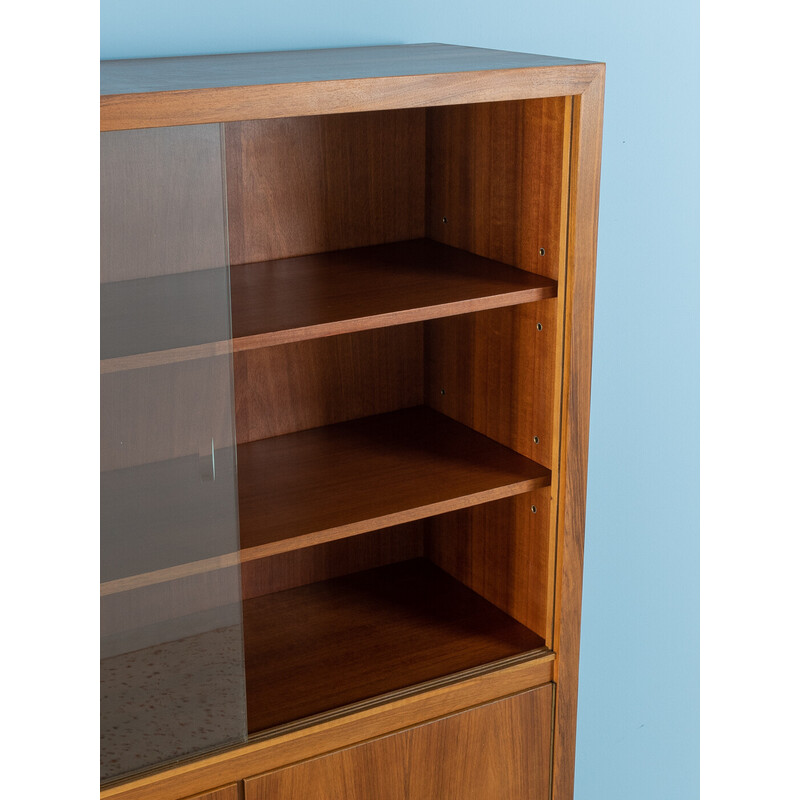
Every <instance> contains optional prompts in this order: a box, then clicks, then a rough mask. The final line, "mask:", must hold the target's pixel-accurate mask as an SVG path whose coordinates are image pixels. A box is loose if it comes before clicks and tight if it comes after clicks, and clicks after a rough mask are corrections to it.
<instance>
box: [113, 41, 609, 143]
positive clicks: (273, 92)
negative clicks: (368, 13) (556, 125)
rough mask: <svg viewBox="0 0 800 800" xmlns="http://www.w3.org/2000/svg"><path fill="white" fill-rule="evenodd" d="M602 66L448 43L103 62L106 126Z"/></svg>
mask: <svg viewBox="0 0 800 800" xmlns="http://www.w3.org/2000/svg"><path fill="white" fill-rule="evenodd" d="M602 69H603V65H602V64H599V63H596V62H590V61H580V60H576V59H569V58H556V57H553V56H543V55H534V54H529V53H512V52H506V51H502V50H489V49H484V48H478V47H461V46H457V45H448V44H410V45H389V46H379V47H345V48H336V49H328V50H293V51H284V52H276V53H234V54H227V55H207V56H182V57H174V58H146V59H130V60H120V61H103V62H101V65H100V105H101V130H121V129H126V128H149V127H162V126H167V125H190V124H200V123H209V122H228V121H232V120H240V119H265V118H276V117H286V116H304V115H308V114H331V113H342V112H352V111H373V110H379V109H386V108H403V107H419V106H426V105H449V104H453V103H470V102H489V101H494V100H515V99H523V98H527V97H545V96H559V95H565V94H581V93H582V92H583V91H584V90H585V88H586V87H587V86H588V85H589V84H590V83H591V82H592V81H593V80H594V78H595V77H597V75H598V71H599V70H602Z"/></svg>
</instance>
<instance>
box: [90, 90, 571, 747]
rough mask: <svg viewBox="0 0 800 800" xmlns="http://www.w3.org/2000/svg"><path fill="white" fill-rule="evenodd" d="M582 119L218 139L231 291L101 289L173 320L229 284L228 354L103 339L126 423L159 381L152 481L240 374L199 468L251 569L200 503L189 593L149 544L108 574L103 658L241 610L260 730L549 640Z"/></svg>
mask: <svg viewBox="0 0 800 800" xmlns="http://www.w3.org/2000/svg"><path fill="white" fill-rule="evenodd" d="M571 108H572V101H571V98H569V97H567V98H564V97H559V98H544V99H535V100H522V101H512V102H499V103H477V104H468V105H452V106H438V107H429V108H411V109H399V110H391V111H376V112H364V113H353V114H335V115H327V116H315V117H290V118H282V119H268V120H249V121H242V122H231V123H225V124H223V125H222V126H221V134H222V135H221V136H220V141H221V144H222V148H223V149H222V155H221V163H222V165H223V167H224V169H223V171H222V175H223V182H224V195H225V200H226V207H227V235H228V251H229V262H230V271H229V278H228V271H227V270H222V269H220V268H219V266H218V264H219V262H218V261H216V262H215V261H214V260H213V259H212V262H211V263H210V264H203V265H201V266H199V267H197V268H193V267H192V266H191V264H189V265H188V266H186V267H185V268H181V269H180V270H177V271H172V272H161V273H157V274H154V275H141V276H138V277H137V278H136V279H135V280H131V281H127V282H125V284H126V285H125V286H122V285H121V284H119V283H113V282H112V283H110V284H109V285H108V286H107V287H105V291H106V295H107V298H108V301H109V303H111V304H112V305H113V303H115V302H116V303H117V306H116V308H117V311H116V313H117V315H118V316H119V315H120V314H122V311H120V310H119V309H123V310H124V309H128V308H131V307H135V305H136V301H133V303H132V302H131V300H130V297H131V292H134V293H138V294H139V295H142V296H145V297H155V298H156V300H155V301H154V302H156V303H158V302H163V303H165V304H166V306H165V307H167V306H168V303H169V297H170V296H171V295H170V293H171V292H173V291H174V292H180V293H183V294H182V296H186V292H191V291H192V288H191V287H196V286H197V285H198V284H197V281H201V282H203V281H205V282H206V283H208V284H209V285H212V286H217V285H218V284H219V282H220V281H222V285H223V286H224V287H225V290H227V283H226V282H227V281H228V280H229V282H230V298H231V307H230V312H231V320H230V324H231V328H232V338H231V339H230V340H229V341H228V343H227V345H226V346H223V344H217V342H222V341H223V339H224V338H225V337H224V336H218V335H217V333H216V332H211V333H208V332H207V331H205V332H204V334H203V335H204V336H205V337H206V339H205V340H204V344H203V346H208V347H212V348H213V347H218V348H219V349H218V350H217V351H213V350H210V351H202V353H201V355H203V357H198V356H197V354H196V352H195V351H193V350H192V347H195V346H196V345H195V344H194V343H195V342H196V341H197V340H196V339H193V338H192V337H189V340H187V341H183V340H181V339H180V338H179V337H178V338H176V339H175V340H174V342H173V345H174V346H173V347H172V348H170V349H167V350H164V349H163V348H162V349H161V350H158V351H155V352H153V353H150V352H146V351H147V345H146V341H145V340H142V339H141V338H140V340H139V344H138V345H137V344H134V345H130V344H125V342H128V343H130V341H131V336H127V337H121V338H120V342H119V343H117V342H115V341H113V340H112V339H113V337H112V338H107V339H106V342H107V344H108V350H107V353H106V356H107V359H108V362H107V364H108V374H106V375H104V381H106V382H107V384H108V386H112V385H113V386H115V387H116V388H115V391H117V392H118V393H119V396H120V398H122V399H121V400H120V401H119V409H118V414H119V417H120V419H122V418H123V417H124V416H125V415H126V408H127V406H126V404H127V403H135V402H136V400H135V394H136V393H135V389H134V384H135V382H136V381H140V380H141V379H142V372H143V371H144V370H146V371H149V374H150V377H149V378H148V380H149V381H150V382H151V384H158V383H159V381H163V385H164V390H163V402H164V406H165V408H166V409H167V410H166V411H165V412H163V414H164V422H163V435H159V437H156V438H158V441H159V443H160V445H159V446H160V447H161V448H162V449H161V450H160V451H159V457H158V458H159V459H160V461H159V462H158V463H170V464H176V463H178V462H179V461H180V460H181V459H185V460H186V461H187V464H189V465H190V467H191V468H192V469H194V468H195V467H196V464H197V460H198V458H201V459H202V457H203V454H202V453H201V454H200V455H199V456H198V453H197V447H196V445H195V444H194V443H193V442H192V443H191V444H186V442H184V441H183V440H182V439H181V434H180V430H181V426H180V424H177V425H176V423H175V420H176V419H178V418H179V417H180V416H181V414H183V413H185V412H186V403H185V398H186V397H187V396H190V395H192V394H193V393H194V392H196V391H200V388H198V387H202V386H205V385H208V384H215V383H216V384H219V383H220V381H221V382H222V383H224V382H225V381H226V380H228V378H227V377H226V374H227V373H226V371H230V372H231V375H230V380H232V387H233V418H232V419H229V418H228V417H227V416H226V411H225V408H224V407H223V406H222V404H221V401H220V404H219V411H218V414H217V416H218V425H217V429H218V430H221V431H223V432H225V431H227V433H222V434H218V435H217V439H216V441H215V444H214V445H213V448H214V450H213V453H211V454H208V453H206V454H205V456H206V457H207V458H212V460H213V462H214V466H213V469H214V470H216V472H218V473H220V474H222V472H223V470H222V469H221V467H220V465H222V464H225V463H231V462H234V461H235V464H236V480H237V488H236V491H237V492H238V530H237V531H234V532H233V533H232V536H233V537H235V536H236V535H238V537H239V545H238V550H237V548H233V549H232V550H231V552H230V553H220V552H218V551H215V550H213V548H211V549H203V548H204V546H203V544H202V535H201V533H200V532H199V531H200V530H201V529H205V528H204V526H212V527H213V526H214V525H216V524H217V522H215V520H217V519H218V518H219V517H226V518H230V516H231V515H230V514H229V513H228V510H227V509H226V510H224V513H223V511H220V510H219V508H218V507H217V506H214V508H211V507H210V506H209V509H208V510H207V513H203V512H201V513H198V514H197V515H196V516H197V519H196V520H195V521H194V522H193V523H192V525H193V527H192V531H191V540H192V547H193V548H195V549H194V550H193V551H192V556H191V558H189V559H187V558H186V548H184V553H183V556H181V554H180V553H177V552H176V554H175V555H174V557H172V561H171V562H170V564H172V562H174V565H173V566H170V569H173V568H174V570H175V573H174V575H169V574H166V575H165V574H164V570H163V569H160V570H153V569H152V564H148V556H147V548H146V547H142V546H141V545H137V546H136V547H134V548H131V552H130V553H128V555H127V556H126V559H127V561H126V559H122V558H116V562H117V563H122V562H123V561H125V563H127V564H129V565H130V567H129V570H128V572H126V573H124V574H123V573H120V572H114V571H113V570H112V571H110V572H109V573H108V574H107V576H106V577H107V581H106V584H104V585H105V586H106V590H105V596H104V601H105V603H106V608H105V609H104V612H103V613H104V615H105V616H106V618H107V630H108V632H109V636H110V639H111V640H113V637H114V635H115V633H118V632H119V631H122V630H125V629H132V628H134V627H135V626H136V625H137V624H139V623H138V622H137V619H136V614H137V613H138V612H136V611H135V610H134V609H135V607H136V604H137V602H138V601H137V599H136V598H137V596H138V598H139V599H141V596H142V594H143V593H147V597H148V602H147V608H148V610H147V612H146V613H147V615H148V617H147V619H148V622H149V624H150V625H158V624H162V623H163V624H165V625H167V624H173V623H174V618H175V617H176V616H177V615H181V616H182V618H185V619H186V620H187V623H186V627H185V634H186V636H192V635H195V633H196V632H198V631H206V630H211V628H209V624H210V623H209V622H208V620H209V619H211V618H213V619H214V620H215V622H214V625H216V626H217V628H219V629H222V628H224V625H225V624H226V620H227V617H226V614H228V613H229V612H228V611H226V609H230V608H233V607H237V608H241V614H242V618H243V631H244V673H245V683H246V686H245V691H246V696H247V728H248V730H249V732H250V733H251V734H255V733H258V732H262V731H266V730H270V729H273V728H275V727H276V726H281V725H285V724H290V723H295V722H297V721H299V720H304V719H308V718H310V717H314V716H315V715H319V714H325V713H329V712H334V711H336V710H337V709H342V708H344V707H347V706H352V705H353V704H356V703H364V702H371V701H374V699H375V698H380V697H385V696H387V695H389V696H390V695H391V693H393V692H397V691H400V690H405V689H408V688H409V687H412V686H417V685H420V684H424V683H426V682H429V681H435V680H441V679H445V678H446V677H447V676H452V675H454V674H461V673H466V672H468V671H470V670H476V669H482V668H485V667H486V666H487V665H490V664H495V663H497V662H500V661H506V662H507V661H508V659H513V658H526V657H534V655H533V654H536V653H546V652H547V648H550V647H552V627H553V614H554V607H553V606H554V595H555V588H554V582H555V579H554V575H555V564H554V561H555V555H554V554H555V516H556V507H555V495H556V487H557V486H558V472H557V470H558V453H559V443H560V424H559V413H560V400H561V385H560V375H561V361H562V358H563V353H562V346H561V343H562V336H563V316H564V308H563V291H561V286H562V285H563V280H564V273H565V263H566V256H565V248H566V228H567V220H566V207H567V192H568V182H569V136H570V129H571V116H570V115H571ZM214 258H217V256H214ZM443 264H444V265H445V266H446V268H445V269H442V266H441V265H443ZM142 281H144V282H145V283H142ZM147 281H150V283H149V284H148V283H146V282H147ZM153 281H156V282H160V283H158V290H157V291H151V288H149V287H152V286H153V285H154V284H153V283H152V282H153ZM134 284H135V285H134ZM115 293H116V294H115ZM201 293H202V292H201ZM106 295H104V297H105V296H106ZM137 296H138V295H137ZM200 305H201V304H199V303H198V307H199V306H200ZM109 313H111V312H109ZM156 317H158V318H160V317H159V315H156ZM154 324H156V325H158V324H160V323H159V322H158V319H156V322H155V323H154ZM197 326H198V328H204V329H205V328H206V327H207V326H206V325H205V323H204V321H203V317H202V314H201V313H200V311H198V322H197ZM170 335H171V334H170ZM133 338H134V339H135V338H136V337H133ZM145 339H146V337H145ZM142 342H145V343H142ZM187 342H188V343H187ZM126 348H127V349H126ZM187 350H192V352H191V353H188V352H187ZM165 352H166V353H169V354H170V355H168V356H164V353H165ZM182 352H183V353H185V354H186V355H187V358H186V360H185V361H184V360H183V359H182V356H181V353H182ZM198 352H199V351H198ZM231 354H232V356H231ZM125 359H129V360H136V359H138V361H135V363H134V361H131V367H132V368H131V369H130V370H129V369H127V368H126V362H125ZM148 359H150V360H149V361H148ZM231 361H232V365H231ZM134 367H135V368H134ZM133 373H138V374H136V375H134V374H133ZM220 376H221V377H220ZM176 381H177V385H178V386H179V387H183V388H178V389H176ZM131 398H132V399H131ZM214 403H215V401H214V399H213V398H211V399H209V407H212V408H213V407H214ZM129 416H131V418H132V415H129ZM130 424H134V423H130ZM150 424H154V423H153V422H152V420H151V421H150ZM157 424H160V423H157ZM176 430H177V431H178V432H177V433H176V432H175V431H176ZM234 432H235V433H234ZM234 437H235V438H234ZM126 438H128V437H126ZM129 438H130V441H131V442H133V443H134V444H133V445H131V446H130V447H129V448H128V449H127V450H126V451H125V455H124V456H122V455H119V453H118V452H117V451H114V453H111V452H110V451H109V453H108V454H107V458H106V463H107V467H106V472H105V473H104V476H105V478H104V479H105V480H107V481H108V482H109V485H111V484H112V483H113V480H114V474H115V471H116V472H119V471H120V470H122V471H125V470H137V469H139V470H142V469H144V467H145V466H147V469H148V472H147V477H146V478H142V480H143V481H145V482H148V481H149V482H150V483H147V486H148V487H150V486H151V484H152V487H156V488H152V489H151V488H148V489H146V491H147V492H150V493H151V494H152V493H157V491H161V490H162V488H163V487H164V486H165V485H166V483H168V479H164V478H160V477H159V476H158V475H156V472H157V470H158V468H159V467H158V463H156V464H149V465H143V464H142V463H141V459H137V456H136V454H135V441H136V435H135V432H133V433H131V435H130V437H129ZM151 458H152V456H151ZM126 474H127V473H126ZM154 476H155V477H154ZM211 483H213V481H211ZM211 483H209V482H206V483H205V484H203V486H204V487H205V488H204V491H208V492H213V491H214V489H210V488H209V487H210V485H211ZM143 491H145V490H143ZM163 491H165V492H166V494H167V495H168V490H167V489H164V490H163ZM205 496H206V495H204V497H205ZM164 502H167V500H165V501H164ZM203 502H205V501H203ZM208 502H212V501H210V500H209V501H208ZM220 503H221V504H222V505H224V502H223V501H220ZM109 513H110V512H109ZM234 517H235V514H234ZM141 535H142V536H145V535H146V534H141ZM153 535H154V536H155V535H156V534H153ZM125 541H126V540H125V537H120V542H119V547H120V548H123V549H124V548H125V547H127V546H128V545H126V544H125ZM189 549H190V550H191V548H189ZM187 562H191V563H189V567H188V568H187V567H186V563H187ZM198 565H199V566H198ZM156 573H158V575H157V577H154V578H152V580H150V579H148V575H150V576H154V575H156ZM137 593H138V594H137ZM234 595H238V596H235V597H234ZM239 601H241V604H240V606H236V603H237V602H239ZM237 613H238V612H237ZM199 619H201V620H203V621H202V622H199V623H197V625H195V627H193V623H192V622H191V620H199ZM217 628H215V629H217ZM154 641H158V640H157V638H156V639H155V640H154ZM142 642H143V646H151V645H150V644H148V642H147V641H145V640H144V639H143V640H142ZM110 652H113V648H112V650H111V651H110Z"/></svg>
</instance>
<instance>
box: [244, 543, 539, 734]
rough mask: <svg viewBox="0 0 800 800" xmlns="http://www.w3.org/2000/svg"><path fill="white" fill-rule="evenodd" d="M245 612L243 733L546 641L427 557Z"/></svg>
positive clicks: (296, 592)
mask: <svg viewBox="0 0 800 800" xmlns="http://www.w3.org/2000/svg"><path fill="white" fill-rule="evenodd" d="M243 614H244V643H245V671H246V682H247V719H248V729H249V731H250V732H251V733H256V732H258V731H262V730H266V729H268V728H272V727H275V726H276V725H281V724H283V723H286V722H292V721H295V720H299V719H303V718H304V717H309V716H312V715H314V714H319V713H323V712H326V711H330V710H332V709H336V708H341V707H342V706H345V705H348V704H351V703H357V702H360V701H363V700H366V699H369V698H372V697H376V696H378V695H383V694H386V693H387V692H392V691H396V690H398V689H405V688H407V687H413V686H414V685H415V684H420V683H423V682H425V681H430V680H433V679H436V678H441V677H443V676H445V675H451V674H453V673H458V672H462V671H464V670H468V669H472V668H474V667H478V666H481V665H485V664H490V663H492V662H495V661H499V660H501V659H506V658H510V657H513V656H518V655H520V654H522V653H526V652H530V651H535V650H537V649H540V648H543V647H544V640H543V639H542V638H541V637H540V636H538V635H537V634H536V633H533V632H532V631H530V630H528V629H527V628H525V627H524V626H522V625H520V624H519V623H518V622H516V621H515V620H513V619H512V618H511V617H509V616H507V615H506V614H504V613H503V612H502V611H500V610H499V609H498V608H496V607H495V606H493V605H492V604H491V603H489V602H487V601H486V600H484V599H483V598H482V597H480V596H479V595H477V594H476V593H475V592H472V591H471V590H470V589H467V588H466V587H465V586H464V585H463V584H461V583H459V582H458V581H456V580H455V579H454V578H452V577H450V576H449V575H448V574H447V573H445V572H443V571H442V570H440V569H439V568H438V567H435V566H434V565H433V564H431V563H430V562H429V561H427V560H425V559H414V560H413V561H406V562H402V563H399V564H392V565H389V566H386V567H378V568H376V569H371V570H367V571H366V572H360V573H356V574H355V575H348V576H346V577H343V578H336V579H334V580H329V581H323V582H321V583H314V584H311V585H308V586H302V587H299V588H296V589H289V590H287V591H284V592H278V593H276V594H271V595H265V596H263V597H257V598H253V599H250V600H246V601H245V602H244V610H243ZM546 654H547V651H544V650H543V652H542V655H543V656H544V655H546Z"/></svg>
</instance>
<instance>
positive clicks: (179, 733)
mask: <svg viewBox="0 0 800 800" xmlns="http://www.w3.org/2000/svg"><path fill="white" fill-rule="evenodd" d="M221 137H222V129H221V127H220V126H217V125H203V126H187V127H180V128H160V129H151V130H141V131H121V132H113V133H104V134H102V135H101V206H102V212H101V289H100V291H101V362H100V364H101V457H100V465H101V475H100V485H101V509H100V516H101V668H100V675H101V777H102V778H103V779H112V778H116V777H119V776H122V775H125V774H128V773H131V772H135V771H138V770H141V769H145V768H147V767H152V766H154V765H156V764H160V763H163V762H165V761H169V760H172V759H176V758H180V757H184V756H187V755H190V754H195V753H198V752H201V751H205V750H209V749H213V748H216V747H218V746H220V745H222V744H227V743H232V742H237V741H243V740H244V739H245V736H246V732H247V722H246V705H245V690H244V657H243V642H242V609H241V590H240V576H239V566H238V555H237V551H238V538H239V537H238V519H237V513H238V511H237V489H236V453H235V434H234V420H233V391H232V380H233V378H232V375H233V371H232V352H231V346H230V336H231V333H230V331H231V321H230V289H229V265H228V248H227V239H226V219H225V185H224V172H223V162H222V141H221Z"/></svg>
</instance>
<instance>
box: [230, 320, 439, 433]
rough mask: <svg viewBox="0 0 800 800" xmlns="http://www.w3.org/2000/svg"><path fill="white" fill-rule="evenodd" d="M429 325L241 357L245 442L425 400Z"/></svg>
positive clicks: (237, 372)
mask: <svg viewBox="0 0 800 800" xmlns="http://www.w3.org/2000/svg"><path fill="white" fill-rule="evenodd" d="M422 337H423V327H422V323H415V324H412V325H400V326H397V327H393V328H380V329H378V330H373V331H363V332H360V333H352V334H345V335H341V336H331V337H328V338H325V339H312V340H309V341H305V342H293V343H291V344H286V345H278V346H276V347H265V348H262V349H260V350H245V351H242V352H239V353H236V354H235V355H234V387H235V397H236V437H237V442H238V443H239V444H243V443H245V442H252V441H255V440H257V439H267V438H270V437H272V436H280V435H282V434H284V433H294V432H295V431H300V430H307V429H309V428H316V427H319V426H321V425H332V424H334V423H336V422H344V421H346V420H349V419H356V418H358V417H366V416H370V415H371V414H382V413H384V412H388V411H396V410H397V409H400V408H408V407H411V406H416V405H421V404H422V402H423V396H422V395H423V391H422V386H423V379H422V376H423V358H422V353H423V341H422Z"/></svg>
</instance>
